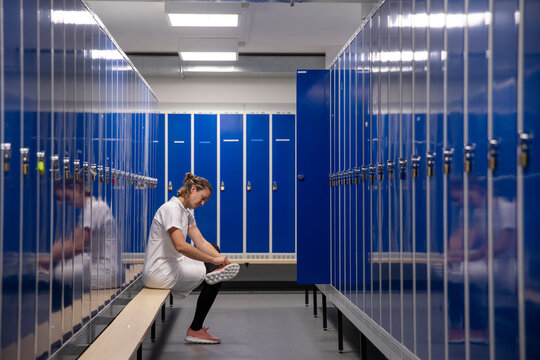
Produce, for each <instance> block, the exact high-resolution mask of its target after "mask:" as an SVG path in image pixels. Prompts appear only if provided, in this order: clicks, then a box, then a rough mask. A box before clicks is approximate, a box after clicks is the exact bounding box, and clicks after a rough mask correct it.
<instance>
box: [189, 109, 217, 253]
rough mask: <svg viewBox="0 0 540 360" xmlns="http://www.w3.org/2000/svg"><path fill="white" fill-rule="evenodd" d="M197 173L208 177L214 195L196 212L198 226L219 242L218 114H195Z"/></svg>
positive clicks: (208, 238)
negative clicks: (217, 195) (217, 194)
mask: <svg viewBox="0 0 540 360" xmlns="http://www.w3.org/2000/svg"><path fill="white" fill-rule="evenodd" d="M194 117H195V125H194V126H195V129H194V130H195V175H197V176H202V177H204V178H206V179H207V180H208V181H209V182H210V184H211V185H212V187H213V190H214V195H213V199H212V198H211V199H210V200H209V201H208V202H207V203H205V204H204V206H202V207H199V208H198V209H197V211H196V213H195V219H196V220H197V227H198V228H199V229H200V230H201V233H202V234H203V236H204V238H205V239H206V240H208V241H209V242H213V243H217V202H216V193H217V191H219V184H217V115H208V114H195V115H194Z"/></svg>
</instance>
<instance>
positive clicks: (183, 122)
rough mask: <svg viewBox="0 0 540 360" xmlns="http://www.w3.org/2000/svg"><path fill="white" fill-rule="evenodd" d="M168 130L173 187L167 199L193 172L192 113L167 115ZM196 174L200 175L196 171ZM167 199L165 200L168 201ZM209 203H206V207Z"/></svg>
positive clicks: (174, 194) (169, 168)
mask: <svg viewBox="0 0 540 360" xmlns="http://www.w3.org/2000/svg"><path fill="white" fill-rule="evenodd" d="M167 128H168V129H167V131H168V139H167V144H168V156H167V169H168V176H167V177H168V180H167V184H166V186H167V188H168V189H171V188H170V187H169V183H170V184H171V185H172V189H171V190H168V196H167V200H168V199H170V198H171V197H172V196H176V192H177V190H178V189H180V188H181V187H182V186H183V183H182V182H183V181H184V178H185V177H186V173H188V172H191V114H169V115H167ZM195 175H198V176H202V175H199V174H197V173H195ZM167 200H165V201H167ZM206 206H207V205H205V207H206Z"/></svg>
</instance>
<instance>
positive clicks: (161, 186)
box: [152, 114, 191, 216]
mask: <svg viewBox="0 0 540 360" xmlns="http://www.w3.org/2000/svg"><path fill="white" fill-rule="evenodd" d="M156 122H157V131H156V139H155V141H157V143H156V159H158V161H157V162H156V176H155V178H156V179H158V185H157V189H156V191H157V192H156V196H155V198H156V200H155V210H156V211H157V209H159V207H160V206H161V205H162V204H164V203H165V202H166V201H167V200H168V196H166V195H165V189H168V186H169V184H168V182H165V167H166V166H168V164H169V161H167V162H166V163H165V141H166V139H165V114H158V115H157V119H156ZM190 132H191V131H190ZM190 141H191V136H190ZM168 149H170V147H169V148H168ZM169 151H170V150H169ZM190 152H191V146H190ZM160 159H162V160H160ZM190 163H191V154H190ZM190 170H191V167H190ZM167 171H169V170H168V169H167ZM173 189H174V187H173ZM154 213H155V211H154ZM152 216H154V214H152Z"/></svg>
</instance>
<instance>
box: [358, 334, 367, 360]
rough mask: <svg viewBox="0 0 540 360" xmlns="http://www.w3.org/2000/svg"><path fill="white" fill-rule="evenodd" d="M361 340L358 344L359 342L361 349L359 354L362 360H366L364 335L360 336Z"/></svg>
mask: <svg viewBox="0 0 540 360" xmlns="http://www.w3.org/2000/svg"><path fill="white" fill-rule="evenodd" d="M360 336H361V338H360V342H361V347H362V349H360V351H361V353H362V360H366V359H367V340H366V335H364V334H360Z"/></svg>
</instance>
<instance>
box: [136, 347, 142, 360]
mask: <svg viewBox="0 0 540 360" xmlns="http://www.w3.org/2000/svg"><path fill="white" fill-rule="evenodd" d="M137 360H142V344H139V348H138V349H137Z"/></svg>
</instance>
